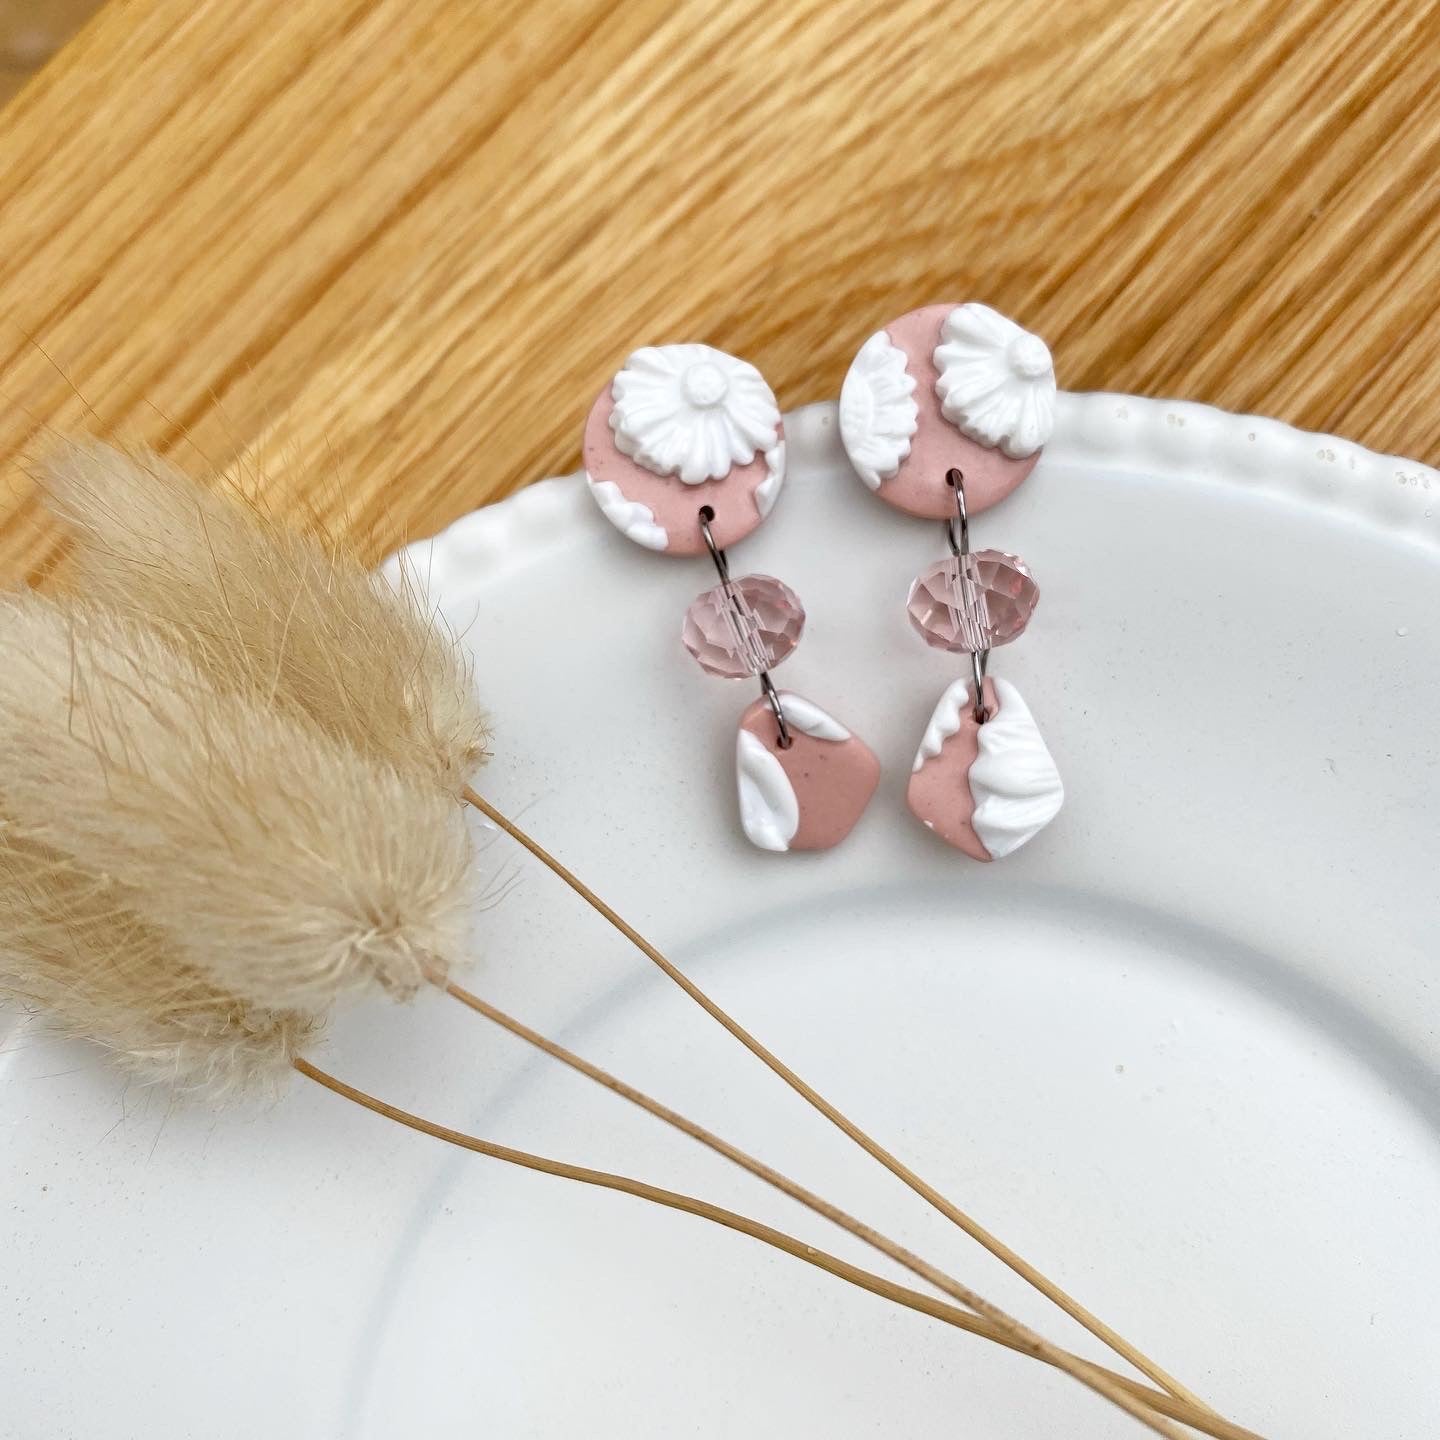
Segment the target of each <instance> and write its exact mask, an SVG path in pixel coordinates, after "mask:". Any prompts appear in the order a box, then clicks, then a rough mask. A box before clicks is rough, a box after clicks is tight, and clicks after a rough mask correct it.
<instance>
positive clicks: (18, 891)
mask: <svg viewBox="0 0 1440 1440" xmlns="http://www.w3.org/2000/svg"><path fill="white" fill-rule="evenodd" d="M127 899H128V897H127V895H126V893H125V891H124V888H123V887H122V886H120V885H119V884H117V883H116V882H115V881H114V880H112V879H110V878H109V877H106V876H101V875H95V874H93V873H90V872H87V871H85V870H83V869H81V868H80V866H78V865H77V864H76V863H75V861H73V860H71V859H70V858H69V857H67V856H65V855H62V854H60V853H59V852H58V851H56V850H53V849H51V848H50V847H48V846H45V845H42V844H39V843H37V842H36V841H34V840H31V839H28V838H27V837H26V836H25V835H24V834H23V832H22V831H21V829H20V827H19V826H18V825H16V824H15V823H14V822H13V821H10V820H7V819H6V818H5V817H4V816H3V815H0V997H4V998H7V999H10V1000H14V1001H19V1002H20V1003H21V1004H23V1005H26V1006H32V1007H34V1008H35V1009H36V1010H38V1011H39V1012H40V1013H41V1014H42V1015H43V1017H44V1020H45V1023H46V1024H47V1025H48V1027H49V1028H50V1029H52V1030H56V1031H58V1032H60V1033H61V1034H65V1035H71V1036H76V1037H78V1038H81V1039H85V1040H90V1041H93V1042H95V1043H97V1044H99V1045H101V1046H103V1047H104V1048H105V1049H106V1050H108V1051H109V1052H110V1053H111V1056H112V1058H113V1059H114V1061H115V1062H116V1064H117V1065H119V1066H120V1068H121V1069H123V1070H124V1071H126V1072H127V1073H128V1074H130V1075H132V1076H134V1077H135V1078H136V1079H137V1080H139V1081H141V1082H142V1083H146V1084H155V1083H163V1084H166V1085H170V1086H173V1087H174V1088H175V1089H177V1090H179V1091H181V1092H184V1093H186V1094H193V1095H199V1096H202V1097H204V1098H207V1099H216V1100H221V1099H226V1098H229V1097H230V1096H232V1095H236V1094H239V1093H242V1092H250V1091H259V1092H261V1093H267V1092H268V1093H274V1092H276V1091H278V1089H279V1088H280V1086H281V1084H282V1083H283V1081H284V1080H285V1079H286V1078H287V1077H288V1076H289V1075H290V1074H291V1073H292V1071H291V1069H290V1066H291V1062H292V1061H293V1060H294V1059H295V1057H296V1055H297V1054H298V1053H299V1051H300V1049H301V1047H302V1046H307V1045H309V1044H310V1043H312V1042H313V1041H314V1040H315V1039H316V1038H317V1036H318V1033H319V1029H320V1024H319V1022H318V1021H317V1020H316V1019H314V1018H312V1017H309V1016H305V1015H299V1014H295V1013H293V1012H289V1013H287V1012H271V1011H263V1010H256V1009H254V1008H252V1007H251V1006H248V1005H246V1004H245V1003H243V1002H242V1001H240V1000H239V999H237V998H236V997H235V996H233V995H227V994H226V993H225V992H224V991H222V990H219V989H217V988H216V987H215V986H214V985H212V984H211V983H210V982H209V981H208V980H206V979H205V978H204V976H202V975H201V974H200V973H199V971H197V970H196V969H195V968H194V966H192V965H190V964H188V963H187V962H186V961H185V960H184V959H183V958H182V957H181V956H180V955H179V954H178V953H177V952H176V948H175V946H174V945H172V944H170V943H169V942H168V941H167V940H166V939H165V937H164V936H163V935H161V934H160V933H159V931H157V930H156V929H155V928H154V927H153V926H151V925H148V924H146V923H145V921H143V920H142V919H140V917H139V916H138V915H137V914H136V913H135V912H134V911H133V910H132V909H130V908H129V906H128V904H127Z"/></svg>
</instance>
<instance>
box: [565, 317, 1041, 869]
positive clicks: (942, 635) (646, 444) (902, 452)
mask: <svg viewBox="0 0 1440 1440" xmlns="http://www.w3.org/2000/svg"><path fill="white" fill-rule="evenodd" d="M1054 410H1055V374H1054V369H1053V366H1052V364H1051V360H1050V351H1049V350H1048V348H1047V347H1046V345H1045V343H1044V341H1043V340H1041V339H1040V338H1039V337H1038V336H1035V335H1031V334H1028V333H1027V332H1026V331H1024V330H1022V329H1021V328H1020V326H1018V325H1016V324H1015V323H1014V322H1013V321H1011V320H1007V319H1006V318H1005V317H1004V316H1003V315H1000V314H998V313H997V312H996V311H994V310H992V309H990V308H989V307H988V306H985V305H980V304H974V303H971V304H966V305H929V306H926V307H924V308H923V309H920V310H914V311H911V312H910V313H909V314H907V315H903V316H901V317H900V318H899V319H898V320H895V321H893V322H891V323H890V324H889V325H887V326H886V327H885V328H884V329H883V330H880V331H878V332H877V333H876V334H874V335H872V336H871V337H870V338H869V339H868V340H867V341H866V342H865V344H864V345H862V346H861V347H860V351H859V353H858V354H857V355H856V356H855V359H854V361H853V362H852V363H851V366H850V369H849V372H848V373H847V374H846V377H845V383H844V386H843V388H842V389H841V392H840V411H839V419H840V436H841V440H842V442H843V444H844V447H845V452H846V454H847V455H848V456H849V458H850V463H851V465H852V466H853V467H854V469H855V472H856V474H857V475H858V476H859V478H860V479H861V481H863V482H864V484H865V485H866V487H867V488H868V489H870V490H871V491H872V492H873V493H874V494H875V495H876V496H877V497H878V498H879V499H881V500H884V501H885V502H886V503H887V504H890V505H893V506H895V507H896V508H897V509H899V510H902V511H904V512H905V513H907V514H909V515H914V516H916V517H918V518H921V519H928V520H936V521H939V522H941V524H942V525H943V526H944V531H945V536H946V540H947V544H948V549H949V552H950V553H949V554H948V555H946V556H945V557H944V558H942V559H941V560H940V561H938V562H937V563H936V564H933V565H931V566H929V567H928V568H927V569H925V570H923V571H922V572H921V573H920V574H919V575H918V576H916V578H915V580H914V582H913V584H912V585H911V587H910V593H909V596H908V598H907V602H906V608H907V611H908V614H909V618H910V622H911V624H912V625H913V626H914V628H915V629H916V630H917V631H918V632H919V634H920V636H921V638H922V639H924V640H925V642H926V643H927V644H929V645H933V646H935V647H937V648H939V649H941V650H945V651H949V652H952V653H956V654H963V655H968V656H969V662H970V663H969V666H968V671H967V673H966V674H964V675H961V676H960V677H959V678H957V679H956V680H955V681H954V682H953V683H952V684H951V685H949V686H948V687H947V689H946V690H945V692H944V693H943V694H942V695H941V697H940V700H939V703H938V704H937V705H936V707H935V710H934V713H933V714H932V715H931V717H930V723H929V724H928V725H927V726H926V729H925V733H924V735H923V737H922V738H921V741H920V747H919V750H918V752H917V753H916V756H915V760H914V765H913V768H912V773H911V776H910V783H909V788H908V790H907V794H906V800H907V803H908V805H909V808H910V810H911V812H912V813H913V814H914V815H915V816H916V818H917V819H919V820H920V821H921V822H922V823H923V824H924V825H925V826H926V827H927V828H928V829H930V830H931V831H932V832H933V833H934V834H935V835H937V836H939V838H940V839H942V840H944V841H946V842H947V843H948V844H950V845H953V846H954V847H955V848H956V849H958V850H961V851H963V852H964V853H965V854H967V855H970V856H972V857H973V858H974V859H976V860H996V859H1000V858H1001V857H1002V856H1005V855H1008V854H1010V853H1011V852H1012V851H1014V850H1017V849H1019V847H1020V846H1021V845H1023V844H1024V843H1025V842H1026V841H1027V840H1029V839H1030V838H1031V837H1032V836H1033V835H1035V834H1036V833H1038V832H1039V831H1040V830H1041V829H1043V828H1044V827H1045V826H1046V825H1047V824H1049V822H1050V821H1051V820H1052V819H1053V818H1054V817H1055V815H1056V813H1057V812H1058V811H1059V809H1060V805H1061V802H1062V800H1063V798H1064V791H1063V788H1062V786H1061V783H1060V777H1059V774H1058V772H1057V771H1056V769H1055V763H1054V761H1053V760H1052V759H1051V757H1050V753H1049V751H1048V750H1047V749H1046V748H1045V743H1044V741H1043V740H1042V739H1041V737H1040V732H1039V730H1038V728H1037V727H1036V725H1035V721H1034V719H1033V718H1032V716H1031V714H1030V711H1029V709H1028V708H1027V707H1026V705H1025V702H1024V700H1023V699H1021V697H1020V695H1019V693H1018V691H1016V689H1015V687H1014V686H1013V685H1011V684H1009V683H1008V682H1007V681H1005V680H1003V679H992V678H990V677H989V676H988V674H987V669H988V663H989V656H990V651H991V650H992V649H993V648H995V647H997V646H1000V645H1004V644H1007V643H1009V642H1010V641H1011V640H1014V639H1016V638H1017V637H1018V636H1019V635H1020V634H1021V633H1022V632H1023V631H1024V629H1025V627H1026V625H1027V624H1028V623H1029V621H1030V617H1031V615H1032V614H1033V612H1034V609H1035V605H1036V602H1037V600H1038V599H1039V590H1038V588H1037V587H1036V584H1035V581H1034V579H1033V577H1032V576H1031V574H1030V571H1029V569H1028V568H1027V567H1026V565H1025V563H1024V561H1022V560H1021V559H1020V558H1019V557H1018V556H1015V555H1011V554H1009V553H1007V552H1004V551H1000V550H972V549H971V547H970V517H971V516H972V515H974V514H977V513H979V512H980V511H982V510H986V509H988V508H989V507H990V506H991V505H994V504H996V503H997V502H998V501H1000V500H1003V499H1004V498H1005V496H1007V495H1009V494H1010V493H1011V491H1013V490H1014V489H1015V488H1016V487H1017V486H1018V485H1019V484H1020V483H1021V482H1022V481H1023V480H1024V479H1025V478H1026V476H1028V475H1029V473H1030V472H1031V470H1033V469H1034V468H1035V463H1036V461H1037V460H1038V459H1039V458H1040V450H1041V447H1042V446H1043V445H1044V443H1045V441H1046V440H1047V439H1048V438H1049V436H1050V431H1051V428H1052V425H1053V421H1054ZM584 457H585V472H586V481H587V483H588V485H589V488H590V493H591V494H592V495H593V496H594V498H595V500H596V502H597V504H598V505H599V506H600V509H601V510H602V511H603V512H604V514H605V516H606V518H607V519H608V520H610V522H611V523H612V524H613V525H614V526H615V527H616V528H617V529H618V530H619V531H620V532H621V533H622V534H623V535H625V536H626V537H627V538H629V539H630V540H633V541H634V542H635V543H636V544H638V545H641V546H643V547H645V548H646V549H648V550H654V551H656V552H659V553H663V554H666V555H688V556H700V555H706V554H708V555H709V556H710V559H711V561H712V562H713V564H714V566H715V570H716V573H717V575H718V576H719V582H720V583H719V584H718V585H716V586H715V587H713V588H712V589H710V590H707V591H705V592H704V594H702V595H700V596H698V597H697V598H696V600H695V601H694V603H693V604H692V605H691V606H690V608H689V610H687V611H686V614H685V619H684V624H683V626H682V639H683V641H684V644H685V647H686V649H688V650H689V651H690V653H691V655H693V656H694V657H695V659H696V660H697V661H698V662H699V664H700V665H701V667H702V668H703V669H705V670H706V671H708V672H709V673H710V674H712V675H720V676H723V677H726V678H731V679H743V678H747V677H748V678H752V679H758V681H759V683H760V698H759V699H758V700H756V701H755V702H754V703H753V704H752V705H751V706H750V707H749V708H748V709H747V710H746V711H745V712H744V714H742V715H741V717H740V722H739V734H738V738H737V742H736V744H737V748H736V766H737V775H738V785H739V800H740V819H741V824H742V826H743V828H744V831H745V834H746V835H747V837H748V838H749V839H750V840H751V841H752V842H753V843H754V844H756V845H758V846H760V847H761V848H762V849H765V850H776V851H785V850H826V849H829V848H830V847H831V846H834V845H837V844H839V842H840V841H841V840H843V839H844V838H845V836H846V835H848V834H849V833H850V831H851V829H852V828H853V827H854V825H855V823H856V821H857V820H859V818H860V816H861V814H862V813H863V811H864V810H865V807H866V806H867V805H868V804H869V803H870V799H871V796H873V795H874V793H875V789H876V786H877V785H878V784H879V780H880V762H879V760H878V759H877V758H876V756H875V754H874V752H873V751H872V750H871V749H870V748H869V746H867V745H866V744H865V743H864V741H862V740H860V739H859V738H858V737H856V736H854V735H852V734H851V733H850V731H849V730H848V729H846V727H845V726H844V725H842V724H840V722H839V721H837V720H836V719H835V718H834V717H833V716H831V715H829V714H827V713H826V712H825V711H824V710H822V709H821V708H820V707H819V706H818V705H816V704H814V702H812V701H810V700H807V699H805V698H804V697H802V696H799V695H796V694H794V693H792V692H789V691H782V690H777V689H776V687H775V685H774V683H773V681H772V680H771V678H770V671H771V670H772V669H774V668H775V666H777V665H778V664H779V663H780V662H781V661H782V660H784V659H786V658H787V657H788V656H789V655H790V653H791V652H792V651H793V650H794V649H795V647H796V645H797V644H798V643H799V640H800V635H801V632H802V630H803V629H804V625H805V611H804V608H803V607H802V606H801V604H800V601H799V598H798V597H797V596H796V595H795V593H794V591H792V590H791V589H790V588H789V587H788V586H787V585H785V584H783V583H782V582H781V581H779V580H777V579H775V578H774V577H773V576H769V575H746V576H743V577H741V578H739V579H733V578H732V577H731V575H730V567H729V561H728V558H727V554H726V552H727V550H728V549H729V547H730V546H732V545H735V544H737V543H739V542H740V541H741V540H743V539H744V538H745V537H746V536H747V535H749V534H750V533H751V532H752V531H754V530H755V529H756V528H757V527H758V526H759V525H760V523H761V522H762V521H763V520H764V519H765V518H766V516H768V515H769V514H770V511H771V509H772V508H773V507H774V505H775V502H776V500H777V498H778V497H779V494H780V489H781V486H782V485H783V484H784V480H785V431H784V424H783V422H782V420H781V416H780V408H779V406H778V404H777V403H776V400H775V395H774V393H773V392H772V391H771V389H770V387H769V385H767V384H766V382H765V380H764V378H763V377H762V376H761V374H760V372H759V371H758V370H756V369H755V367H754V366H753V365H749V364H747V363H746V362H745V361H743V360H738V359H736V358H735V357H734V356H733V355H727V354H725V353H724V352H723V351H720V350H715V349H712V348H711V347H710V346H708V345H663V346H649V347H646V348H645V349H642V350H637V351H635V353H634V354H633V355H631V356H630V358H629V359H628V360H627V361H626V362H625V365H624V368H623V369H621V370H620V372H619V373H618V374H617V375H616V376H615V377H614V379H613V380H612V381H611V383H610V384H609V385H608V386H606V388H605V389H604V390H603V391H602V392H601V394H600V397H599V398H598V399H597V400H596V402H595V405H594V407H593V408H592V410H591V411H590V416H589V419H588V421H587V422H586V426H585V440H584Z"/></svg>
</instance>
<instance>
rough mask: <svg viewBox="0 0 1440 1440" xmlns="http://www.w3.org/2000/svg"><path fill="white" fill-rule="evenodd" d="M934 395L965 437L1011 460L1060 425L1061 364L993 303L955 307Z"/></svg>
mask: <svg viewBox="0 0 1440 1440" xmlns="http://www.w3.org/2000/svg"><path fill="white" fill-rule="evenodd" d="M940 341H941V343H940V344H939V345H938V346H936V348H935V369H936V370H937V371H938V372H939V374H938V376H937V378H936V381H935V393H936V394H937V395H938V396H939V397H940V413H941V414H942V415H944V417H945V418H946V419H947V420H948V421H949V422H950V423H951V424H952V425H954V426H955V427H956V429H958V430H959V431H961V433H962V434H965V435H968V436H969V437H970V438H971V439H972V440H976V441H979V443H980V444H981V445H989V446H991V447H992V448H994V447H998V448H999V449H1001V450H1003V451H1004V452H1005V453H1006V454H1007V455H1008V456H1010V458H1011V459H1012V460H1022V459H1024V458H1025V457H1026V456H1027V455H1033V454H1034V453H1035V452H1036V451H1037V450H1038V449H1039V448H1040V447H1041V446H1042V445H1043V444H1044V443H1045V442H1046V441H1047V440H1048V439H1049V438H1050V432H1051V431H1052V430H1053V429H1054V428H1055V366H1054V364H1053V362H1052V361H1051V359H1050V351H1049V348H1048V347H1047V346H1046V344H1045V342H1044V341H1043V340H1042V339H1041V338H1040V337H1039V336H1038V335H1032V334H1030V332H1029V331H1028V330H1022V329H1021V328H1020V327H1019V326H1018V325H1017V324H1016V323H1015V322H1014V321H1013V320H1007V319H1006V318H1005V316H1003V315H1001V314H1000V313H999V311H997V310H992V309H991V308H990V307H989V306H988V305H977V304H970V305H957V306H956V307H955V309H953V310H952V311H951V312H950V313H949V314H948V315H947V316H946V317H945V323H944V324H943V325H942V326H941V327H940Z"/></svg>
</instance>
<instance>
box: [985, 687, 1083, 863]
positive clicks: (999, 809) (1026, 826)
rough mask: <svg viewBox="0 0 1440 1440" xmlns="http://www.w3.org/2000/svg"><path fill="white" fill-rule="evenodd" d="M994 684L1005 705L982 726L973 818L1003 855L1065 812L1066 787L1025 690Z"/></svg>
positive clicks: (995, 852)
mask: <svg viewBox="0 0 1440 1440" xmlns="http://www.w3.org/2000/svg"><path fill="white" fill-rule="evenodd" d="M993 684H994V686H995V698H996V700H997V702H998V705H999V708H998V710H997V711H996V713H995V714H994V715H992V716H991V717H990V718H989V719H988V720H987V721H986V722H985V723H984V724H983V725H982V726H980V728H979V731H978V739H979V754H978V755H976V757H975V763H974V764H973V765H971V767H970V794H971V795H972V796H973V797H974V800H975V812H974V814H973V815H972V816H971V818H970V824H971V826H972V827H973V828H974V831H975V833H976V835H978V836H979V837H980V843H981V844H982V845H983V846H984V847H985V848H986V849H987V850H988V851H989V852H990V858H991V859H992V860H1001V859H1004V857H1005V856H1006V855H1009V854H1011V853H1012V852H1014V851H1016V850H1018V849H1019V848H1020V847H1021V846H1022V845H1023V844H1025V842H1026V841H1027V840H1029V839H1031V838H1032V837H1033V836H1035V835H1038V834H1039V833H1040V831H1041V830H1043V829H1044V828H1045V827H1046V826H1047V825H1048V824H1049V823H1050V822H1051V821H1052V820H1053V819H1054V818H1055V817H1056V815H1058V814H1059V813H1060V806H1061V805H1062V804H1063V803H1064V800H1065V787H1064V786H1063V785H1062V784H1061V783H1060V772H1059V771H1058V770H1057V769H1056V768H1055V761H1054V759H1053V758H1052V757H1051V755H1050V752H1049V750H1047V749H1046V748H1045V741H1044V740H1043V739H1042V738H1041V736H1040V728H1039V726H1037V725H1036V724H1035V718H1034V716H1033V715H1031V713H1030V709H1029V706H1027V705H1026V704H1025V702H1024V700H1022V699H1021V698H1020V692H1019V691H1018V690H1016V688H1015V687H1014V686H1013V685H1012V684H1010V682H1009V681H1008V680H996V681H994V682H993Z"/></svg>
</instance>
